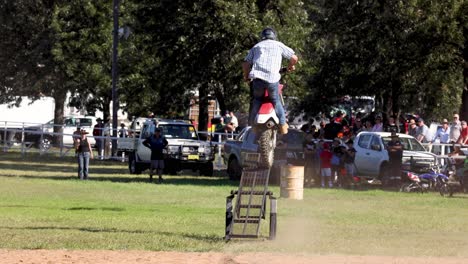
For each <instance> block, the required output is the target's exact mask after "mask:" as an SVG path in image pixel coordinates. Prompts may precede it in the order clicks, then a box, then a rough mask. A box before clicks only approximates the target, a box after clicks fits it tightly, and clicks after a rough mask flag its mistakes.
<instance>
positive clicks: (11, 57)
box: [0, 0, 67, 140]
mask: <svg viewBox="0 0 468 264" xmlns="http://www.w3.org/2000/svg"><path fill="white" fill-rule="evenodd" d="M60 2H61V1H53V0H42V1H26V0H18V1H8V0H0V17H1V21H0V22H1V23H0V31H1V32H2V39H1V41H0V49H1V50H2V52H1V53H0V63H2V68H1V69H0V87H1V90H0V98H1V101H3V102H10V101H13V100H18V98H19V96H29V97H31V98H33V99H35V98H38V97H40V96H52V97H53V98H54V99H55V113H54V119H55V123H63V109H64V104H65V96H66V92H67V89H66V88H65V86H64V83H65V82H66V78H65V75H64V74H63V73H62V72H61V71H60V70H59V68H58V65H57V63H56V62H55V61H54V58H53V56H52V53H51V47H52V45H53V41H54V39H53V37H52V35H53V32H52V31H51V29H50V23H51V20H52V11H53V10H54V7H55V5H56V4H57V3H60ZM54 132H61V127H54ZM57 140H61V138H60V137H58V138H57Z"/></svg>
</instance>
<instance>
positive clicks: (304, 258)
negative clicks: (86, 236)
mask: <svg viewBox="0 0 468 264" xmlns="http://www.w3.org/2000/svg"><path fill="white" fill-rule="evenodd" d="M0 262H1V263H21V264H24V263H26V264H27V263H31V264H32V263H35V264H38V263H40V264H42V263H47V264H49V263H50V264H70V263H93V264H96V263H126V264H127V263H137V264H146V263H164V264H171V263H174V264H175V263H177V264H180V263H190V264H216V263H222V264H251V263H252V264H256V263H258V264H260V263H262V264H263V263H268V264H285V263H287V264H295V263H304V264H307V263H333V264H334V263H336V264H338V263H339V264H343V263H346V264H358V263H359V264H367V263H378V264H386V263H392V264H439V263H444V264H462V263H463V264H465V263H468V258H452V257H444V258H432V257H392V256H338V255H336V256H316V255H291V254H277V253H240V254H234V253H233V254H229V253H218V252H204V253H196V252H191V253H186V252H153V251H111V250H5V249H0Z"/></svg>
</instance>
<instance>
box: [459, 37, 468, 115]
mask: <svg viewBox="0 0 468 264" xmlns="http://www.w3.org/2000/svg"><path fill="white" fill-rule="evenodd" d="M467 45H468V41H465V49H464V50H463V60H464V64H463V66H464V67H463V81H464V84H465V87H464V89H463V93H462V98H461V99H462V103H461V106H460V120H468V46H467Z"/></svg>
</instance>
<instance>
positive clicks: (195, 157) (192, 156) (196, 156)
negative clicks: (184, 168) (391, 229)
mask: <svg viewBox="0 0 468 264" xmlns="http://www.w3.org/2000/svg"><path fill="white" fill-rule="evenodd" d="M199 158H200V157H199V156H198V155H188V159H189V160H197V159H199Z"/></svg>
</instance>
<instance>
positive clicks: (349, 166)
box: [344, 139, 356, 185]
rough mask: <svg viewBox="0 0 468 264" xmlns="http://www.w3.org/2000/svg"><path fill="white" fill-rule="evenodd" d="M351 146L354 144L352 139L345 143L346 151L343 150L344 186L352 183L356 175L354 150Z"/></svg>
mask: <svg viewBox="0 0 468 264" xmlns="http://www.w3.org/2000/svg"><path fill="white" fill-rule="evenodd" d="M353 145H354V142H353V140H352V139H350V140H348V142H346V146H347V147H348V149H346V150H345V155H344V166H345V170H346V176H347V177H346V181H345V182H344V184H346V185H347V184H348V183H349V182H353V181H354V176H356V175H355V174H356V173H355V170H354V158H355V156H356V149H354V147H353Z"/></svg>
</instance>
